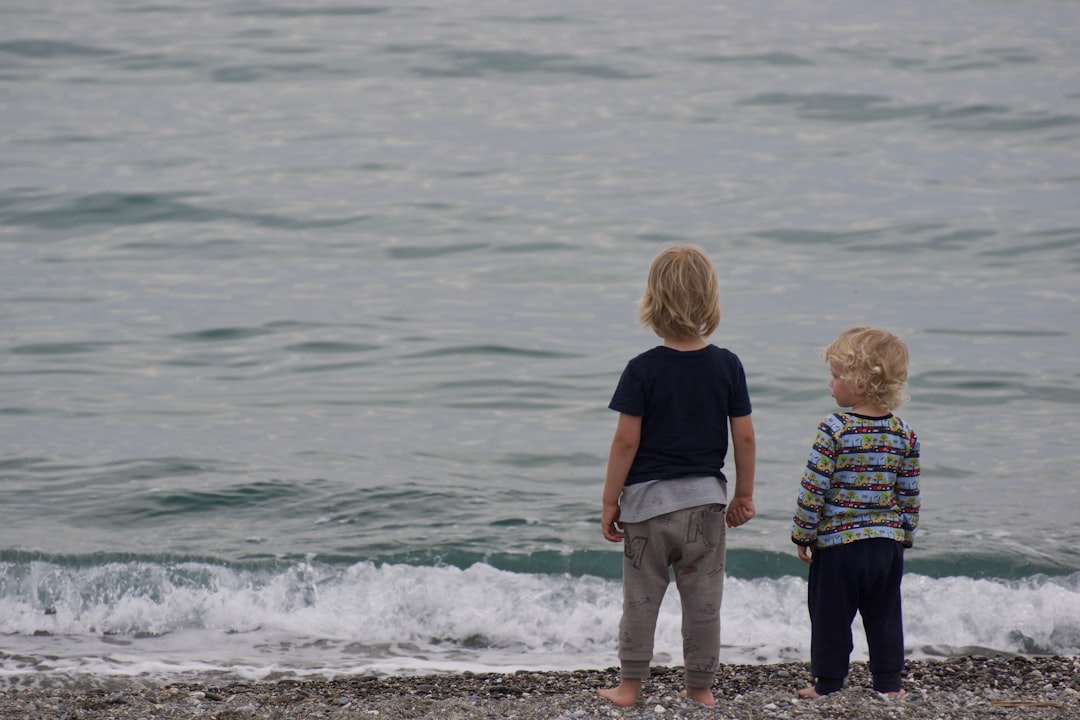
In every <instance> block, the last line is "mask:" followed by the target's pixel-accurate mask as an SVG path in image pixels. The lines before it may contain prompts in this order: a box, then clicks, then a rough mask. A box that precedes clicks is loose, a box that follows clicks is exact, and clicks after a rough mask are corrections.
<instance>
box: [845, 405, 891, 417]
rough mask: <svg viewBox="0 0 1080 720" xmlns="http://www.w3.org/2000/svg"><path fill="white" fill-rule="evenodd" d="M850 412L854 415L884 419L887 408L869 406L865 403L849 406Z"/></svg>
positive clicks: (887, 412)
mask: <svg viewBox="0 0 1080 720" xmlns="http://www.w3.org/2000/svg"><path fill="white" fill-rule="evenodd" d="M851 412H853V413H855V414H856V415H865V416H866V417H885V416H886V415H888V414H889V410H888V409H887V408H883V407H881V406H880V405H871V404H870V403H867V402H857V403H855V404H854V405H852V406H851Z"/></svg>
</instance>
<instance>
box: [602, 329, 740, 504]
mask: <svg viewBox="0 0 1080 720" xmlns="http://www.w3.org/2000/svg"><path fill="white" fill-rule="evenodd" d="M608 407H609V408H611V409H612V410H615V411H617V412H620V413H625V414H627V415H633V416H635V417H640V418H641V443H640V445H639V446H638V451H637V455H635V456H634V462H633V464H632V465H631V466H630V474H629V475H628V476H627V478H626V484H627V485H633V484H635V483H640V482H646V481H648V480H674V479H676V478H683V477H694V476H714V477H718V478H724V474H723V472H722V469H723V467H724V457H725V456H726V455H727V448H728V419H729V418H732V417H742V416H744V415H749V414H750V393H749V391H748V390H747V389H746V373H745V372H744V371H743V366H742V363H741V362H739V358H738V357H737V356H736V355H735V353H733V352H731V351H729V350H724V349H722V348H718V347H716V346H715V345H709V346H707V347H704V348H702V349H701V350H692V351H690V352H681V351H679V350H673V349H671V348H668V347H664V346H659V347H654V348H653V349H651V350H648V351H646V352H644V353H642V354H641V355H638V356H637V357H635V358H634V359H633V360H631V361H630V362H629V363H627V365H626V369H625V370H623V374H622V377H621V378H619V385H618V387H617V388H615V395H614V396H613V397H612V398H611V402H610V403H609V404H608Z"/></svg>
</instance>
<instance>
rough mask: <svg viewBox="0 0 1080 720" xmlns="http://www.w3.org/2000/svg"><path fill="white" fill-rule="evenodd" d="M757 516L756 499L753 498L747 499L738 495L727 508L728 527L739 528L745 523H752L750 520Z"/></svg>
mask: <svg viewBox="0 0 1080 720" xmlns="http://www.w3.org/2000/svg"><path fill="white" fill-rule="evenodd" d="M755 515H757V510H755V509H754V499H753V498H752V497H746V496H741V495H736V496H735V497H734V498H732V500H731V502H729V503H728V508H727V526H728V527H732V528H733V527H739V526H740V525H743V524H745V523H748V522H750V519H751V518H753V517H754V516H755Z"/></svg>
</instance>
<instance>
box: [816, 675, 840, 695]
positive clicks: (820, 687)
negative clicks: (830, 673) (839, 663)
mask: <svg viewBox="0 0 1080 720" xmlns="http://www.w3.org/2000/svg"><path fill="white" fill-rule="evenodd" d="M843 687H844V678H818V679H817V683H815V684H814V690H816V691H817V694H818V695H831V694H832V693H834V692H837V691H838V690H841V689H842V688H843Z"/></svg>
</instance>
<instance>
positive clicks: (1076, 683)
mask: <svg viewBox="0 0 1080 720" xmlns="http://www.w3.org/2000/svg"><path fill="white" fill-rule="evenodd" d="M617 679H618V672H617V670H616V669H614V668H609V669H607V670H581V671H573V672H518V673H514V674H507V675H500V674H472V673H462V674H460V675H424V676H401V677H396V676H395V677H373V676H357V677H348V678H339V679H333V680H302V681H279V682H273V683H270V682H267V683H224V682H223V683H221V684H213V683H208V684H189V683H174V684H169V685H150V684H146V683H143V682H140V681H138V680H128V681H123V682H120V683H118V682H116V681H113V682H112V683H111V684H110V685H107V686H105V685H103V686H96V687H91V688H81V689H80V688H71V687H66V688H63V689H59V688H53V689H49V688H44V689H7V690H4V691H2V692H0V717H2V718H4V720H22V719H27V720H46V719H48V720H52V719H53V718H55V719H57V720H98V719H99V718H100V719H104V718H109V719H110V720H136V719H138V720H152V719H157V718H207V719H212V720H264V719H274V720H279V719H280V720H286V719H288V720H316V719H324V720H346V719H349V720H352V719H355V718H378V719H379V720H399V719H405V718H410V719H418V718H431V719H432V720H461V719H465V718H500V719H501V718H517V720H579V719H581V720H588V719H590V718H604V719H607V718H621V719H623V720H637V719H643V718H650V719H652V720H657V719H658V718H661V719H663V720H673V719H675V718H680V719H684V720H695V719H698V718H710V719H711V720H714V719H716V718H724V719H725V720H728V719H731V718H738V719H739V720H758V719H766V718H767V719H769V720H774V719H775V720H798V719H800V718H807V719H809V718H816V719H822V720H825V719H828V720H835V719H836V718H852V719H854V720H906V719H908V718H911V719H914V720H922V719H924V718H925V719H926V720H952V719H954V718H964V719H967V718H979V719H984V718H989V719H996V718H1001V719H1002V720H1029V719H1030V720H1044V719H1046V720H1049V719H1053V720H1061V719H1063V718H1077V719H1078V720H1080V658H1076V657H981V656H971V657H959V658H953V659H949V660H943V661H926V660H912V661H909V662H908V665H907V671H906V674H905V678H904V688H905V690H906V693H905V694H904V695H902V696H900V697H895V698H893V697H885V696H883V695H879V694H877V693H875V692H874V691H873V690H872V689H870V677H869V674H868V672H867V670H866V666H865V664H864V663H855V664H854V665H853V666H852V673H851V676H850V677H849V678H848V686H847V688H846V689H845V690H843V691H841V692H839V693H836V694H834V695H830V696H828V697H825V698H822V699H819V700H799V699H797V698H796V697H795V691H796V690H798V689H799V688H800V687H803V686H805V685H807V684H808V683H809V681H810V677H809V674H808V666H807V664H806V663H782V664H774V665H725V666H723V667H721V669H720V672H719V673H718V674H717V678H716V684H715V685H714V688H713V689H714V692H715V694H716V698H717V705H716V707H711V708H710V707H705V706H703V705H699V704H698V703H695V702H691V701H687V700H683V699H681V698H680V697H679V690H681V688H682V670H681V669H680V668H654V670H653V677H652V678H651V679H650V680H649V681H648V682H647V683H646V686H645V690H644V692H643V693H642V697H641V698H640V700H639V701H638V703H637V705H635V706H634V707H632V708H627V709H622V708H617V707H615V706H613V705H611V704H610V703H608V702H607V701H605V700H603V699H602V698H600V697H598V696H597V695H596V692H595V690H596V688H599V687H605V686H608V685H611V684H613V683H615V682H616V681H617Z"/></svg>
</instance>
